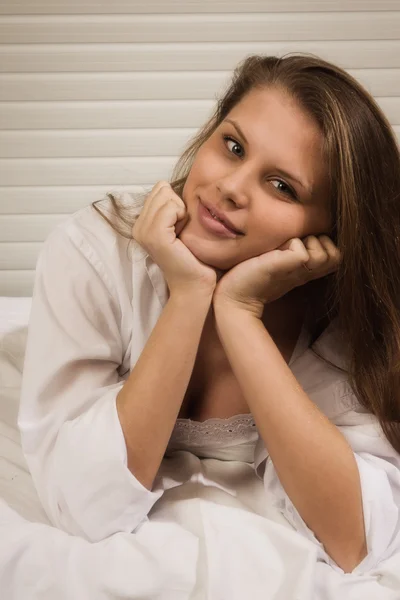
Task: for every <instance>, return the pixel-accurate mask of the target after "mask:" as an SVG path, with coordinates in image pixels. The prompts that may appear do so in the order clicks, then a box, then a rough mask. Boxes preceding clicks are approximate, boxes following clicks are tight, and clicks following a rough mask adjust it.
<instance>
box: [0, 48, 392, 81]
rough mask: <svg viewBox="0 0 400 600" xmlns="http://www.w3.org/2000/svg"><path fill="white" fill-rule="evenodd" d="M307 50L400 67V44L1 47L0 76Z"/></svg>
mask: <svg viewBox="0 0 400 600" xmlns="http://www.w3.org/2000/svg"><path fill="white" fill-rule="evenodd" d="M288 52H308V53H313V54H316V55H318V56H320V57H321V58H324V59H326V60H329V61H332V62H334V63H337V64H338V65H340V66H341V67H343V68H345V69H367V68H372V67H373V68H377V69H379V68H399V67H400V40H384V41H381V40H380V41H345V42H341V43H337V42H332V41H329V42H312V41H311V42H290V41H287V42H225V43H216V42H213V43H207V42H206V43H203V44H200V43H197V44H188V43H181V44H176V43H171V44H107V45H106V44H89V45H86V44H41V45H40V46H38V45H35V44H27V45H25V44H20V45H11V44H10V45H7V46H4V47H2V46H0V72H4V73H6V72H21V71H22V72H49V73H51V72H53V71H57V72H62V71H75V72H82V71H89V72H98V71H111V72H112V71H165V70H171V65H173V70H174V71H182V70H183V71H187V70H191V71H198V70H200V71H203V70H210V71H221V70H226V69H229V70H231V69H233V68H234V67H235V66H236V64H237V63H238V62H239V61H241V60H243V58H244V56H245V55H247V54H271V55H277V56H281V55H283V54H286V53H288Z"/></svg>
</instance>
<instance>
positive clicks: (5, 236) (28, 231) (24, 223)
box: [0, 215, 68, 247]
mask: <svg viewBox="0 0 400 600" xmlns="http://www.w3.org/2000/svg"><path fill="white" fill-rule="evenodd" d="M67 217H68V215H1V216H0V240H1V241H2V242H13V243H15V242H41V241H43V240H44V239H45V238H46V237H47V236H48V234H49V233H50V231H51V230H52V229H54V227H56V225H58V224H59V223H61V222H62V221H64V220H65V219H66V218H67ZM10 247H11V246H10Z"/></svg>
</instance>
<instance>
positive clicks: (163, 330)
mask: <svg viewBox="0 0 400 600" xmlns="http://www.w3.org/2000/svg"><path fill="white" fill-rule="evenodd" d="M211 301H212V295H209V294H206V293H204V294H202V293H199V294H198V293H193V294H190V295H189V294H188V295H183V296H171V297H170V298H169V300H168V302H167V304H166V306H165V308H164V310H163V312H162V314H161V315H160V318H159V319H158V321H157V323H156V325H155V327H154V329H153V331H152V332H151V335H150V337H149V339H148V341H147V344H146V346H145V347H144V349H143V351H142V353H141V355H140V357H139V359H138V361H137V363H136V364H135V366H134V368H133V369H132V372H131V374H130V375H129V378H128V379H127V381H126V383H125V385H124V387H123V388H122V390H121V391H120V392H119V394H118V397H117V410H118V416H119V419H120V422H121V427H122V430H123V432H124V437H125V442H126V447H127V454H128V468H129V469H130V470H131V472H132V473H133V475H134V476H135V477H136V478H137V479H138V480H139V481H140V482H141V483H142V484H143V485H144V486H145V487H147V488H148V489H151V488H152V485H153V481H154V478H155V476H156V474H157V472H158V469H159V467H160V464H161V461H162V458H163V456H164V454H165V450H166V447H167V444H168V441H169V439H170V437H171V433H172V430H173V427H174V424H175V421H176V419H177V417H178V414H179V410H180V407H181V405H182V401H183V398H184V396H185V392H186V389H187V386H188V383H189V380H190V377H191V374H192V371H193V367H194V362H195V359H196V354H197V350H198V346H199V342H200V338H201V334H202V330H203V326H204V322H205V320H206V317H207V314H208V311H209V309H210V305H211Z"/></svg>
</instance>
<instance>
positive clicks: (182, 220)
mask: <svg viewBox="0 0 400 600" xmlns="http://www.w3.org/2000/svg"><path fill="white" fill-rule="evenodd" d="M188 218H189V217H188V212H187V209H186V205H185V203H184V202H183V200H182V199H181V198H180V197H179V196H178V195H177V194H176V193H175V192H174V190H173V189H172V187H171V185H170V184H169V183H168V182H167V181H159V182H158V183H157V184H156V185H155V186H154V187H153V189H152V190H151V192H150V194H148V195H147V197H146V200H145V203H144V206H143V209H142V211H141V213H140V215H139V218H138V219H137V220H136V222H135V224H134V226H133V231H132V235H133V238H134V239H135V240H136V241H137V242H138V243H139V244H140V245H141V246H142V247H143V248H144V249H145V250H146V251H147V252H148V254H149V255H150V256H151V257H152V259H153V260H154V261H155V262H156V263H157V264H158V266H159V267H160V268H161V270H162V271H163V274H164V277H165V279H166V281H167V284H168V288H169V290H170V294H178V295H179V294H180V293H186V292H188V291H189V292H195V293H205V294H206V295H210V297H211V296H212V294H213V292H214V289H215V285H216V283H217V274H216V271H215V269H213V268H212V267H210V266H208V265H206V264H204V263H202V262H201V261H200V260H198V259H197V258H196V257H195V256H194V254H192V252H190V250H189V248H187V247H186V246H185V244H183V242H181V240H180V239H179V237H178V236H179V235H180V233H181V232H182V229H183V228H184V227H185V225H186V224H187V221H188Z"/></svg>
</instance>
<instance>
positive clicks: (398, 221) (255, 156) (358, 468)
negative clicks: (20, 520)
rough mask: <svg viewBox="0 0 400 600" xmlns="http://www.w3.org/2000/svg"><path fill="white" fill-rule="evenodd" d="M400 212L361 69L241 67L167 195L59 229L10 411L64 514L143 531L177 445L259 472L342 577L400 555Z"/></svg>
mask: <svg viewBox="0 0 400 600" xmlns="http://www.w3.org/2000/svg"><path fill="white" fill-rule="evenodd" d="M399 201H400V157H399V150H398V147H397V145H396V141H395V138H394V135H393V132H392V131H391V128H390V125H389V124H388V122H387V120H386V119H385V117H384V116H383V114H382V112H381V111H380V110H379V108H378V107H377V105H376V103H375V102H374V101H373V99H372V98H371V97H370V95H369V94H368V93H367V92H366V91H365V90H364V89H363V88H362V87H361V86H360V85H359V84H358V83H357V82H356V81H355V80H354V79H353V78H352V77H350V76H349V75H348V74H346V73H345V72H344V71H343V70H341V69H340V68H338V67H335V66H334V65H331V64H329V63H327V62H325V61H323V60H320V59H318V58H314V57H308V56H301V55H295V56H287V57H284V58H275V57H263V56H250V57H248V58H247V59H245V60H244V61H243V62H242V63H241V64H240V65H238V67H237V69H236V70H235V73H234V76H233V79H232V82H231V84H230V86H229V88H228V89H227V91H226V92H225V94H224V96H223V98H222V99H220V100H219V101H218V103H217V108H216V110H215V113H214V114H213V116H212V117H211V118H210V120H209V121H208V122H207V123H206V124H205V126H204V127H203V128H202V129H201V130H200V132H199V133H198V135H197V136H196V137H195V139H194V140H193V141H192V142H191V144H190V145H189V147H188V148H187V149H186V151H185V152H184V154H183V155H182V157H181V159H180V160H179V162H178V164H177V167H176V169H175V172H174V174H173V177H172V182H171V183H169V182H167V181H160V182H158V183H157V184H156V185H155V186H154V187H153V189H152V190H151V192H150V193H148V194H147V195H145V196H144V197H143V198H139V199H135V198H133V197H132V195H131V194H129V193H124V194H122V195H121V197H120V198H119V199H118V198H115V197H113V196H109V197H108V198H105V199H104V200H103V201H101V205H100V206H97V203H94V205H93V206H88V207H86V208H84V209H83V210H81V211H78V212H77V213H75V214H74V215H72V216H71V217H70V218H69V219H68V220H67V221H66V222H64V223H63V224H61V225H60V226H59V227H57V228H56V229H55V230H54V231H53V232H52V233H51V234H50V236H49V237H48V239H47V240H46V243H45V245H44V247H43V250H42V252H41V254H40V257H39V260H38V263H37V270H36V279H35V287H34V293H33V304H32V313H31V320H30V326H29V335H28V343H27V350H26V360H25V367H24V375H23V388H22V398H21V407H20V413H19V427H20V431H21V439H22V445H23V449H24V453H25V456H26V459H27V462H28V465H29V468H30V471H31V473H32V477H33V480H34V482H35V485H36V488H37V491H38V494H39V496H40V498H41V500H42V502H43V505H44V507H45V509H46V510H47V513H48V515H49V517H50V519H51V520H52V522H53V523H54V524H55V525H56V526H58V527H60V528H62V529H64V530H66V531H68V532H71V533H74V534H77V535H83V536H84V537H86V538H87V539H89V540H92V541H97V540H100V539H104V538H105V537H107V536H109V535H111V534H112V533H115V532H119V531H129V532H131V531H134V530H135V529H136V528H137V527H138V526H139V524H140V523H142V522H143V521H144V520H146V519H147V515H148V514H149V512H150V510H151V508H152V507H153V506H154V504H155V503H156V502H157V500H158V499H159V498H160V497H161V496H162V494H163V493H164V491H165V490H166V489H167V487H168V485H169V484H168V481H167V480H166V478H163V477H162V476H161V475H160V465H162V463H163V459H164V458H165V457H167V456H169V455H171V454H172V453H173V452H174V451H175V450H177V449H181V450H182V449H183V450H187V451H188V452H189V453H193V454H196V455H197V456H200V457H214V458H221V459H223V460H239V461H240V460H242V461H246V462H248V463H251V464H253V463H254V469H255V471H256V474H257V475H258V477H259V478H260V479H262V480H263V483H264V487H265V490H266V495H265V502H270V503H271V504H273V505H275V506H276V507H278V509H279V511H280V513H281V514H282V515H283V517H284V518H285V519H287V521H288V522H289V523H290V524H291V525H292V526H293V527H294V528H295V529H296V530H297V531H299V532H300V533H301V534H303V535H305V536H306V537H308V538H309V539H311V540H313V541H315V543H316V544H318V545H319V546H320V549H321V553H322V554H321V556H322V557H323V560H325V561H326V562H328V563H329V564H331V565H333V566H335V567H336V568H339V569H342V570H343V571H345V572H350V571H353V569H355V567H356V566H357V565H360V563H362V564H363V565H364V567H365V568H372V567H373V566H374V565H376V564H377V563H378V562H379V561H380V560H382V559H383V558H384V557H385V556H388V555H390V554H391V553H393V552H394V551H395V550H398V549H400V454H399V452H400V426H399V425H400V399H399V391H398V390H399V370H400V362H399V358H400V355H399V340H400V310H399V308H400V307H399V299H400V277H399V268H400V246H399V235H400V234H399V232H400V202H399ZM94 209H96V210H94ZM132 250H133V252H132ZM175 485H176V484H175Z"/></svg>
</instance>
